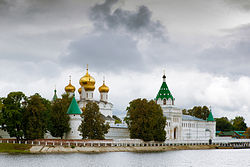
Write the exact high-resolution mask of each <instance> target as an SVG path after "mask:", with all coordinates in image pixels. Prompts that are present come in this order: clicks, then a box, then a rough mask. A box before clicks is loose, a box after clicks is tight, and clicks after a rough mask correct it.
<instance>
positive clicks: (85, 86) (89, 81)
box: [65, 67, 114, 139]
mask: <svg viewBox="0 0 250 167" xmlns="http://www.w3.org/2000/svg"><path fill="white" fill-rule="evenodd" d="M79 84H80V88H79V89H78V93H79V95H80V99H79V101H78V103H77V101H76V99H75V96H74V93H75V90H76V88H75V87H74V86H73V85H72V84H71V79H70V80H69V84H68V85H67V86H66V87H65V92H66V93H68V94H69V95H70V96H73V100H72V102H71V104H70V106H69V109H68V112H67V114H68V115H69V116H70V128H71V130H70V131H69V132H68V133H67V134H66V136H65V138H66V139H81V136H80V132H79V131H78V127H79V126H80V124H81V121H82V118H81V116H80V115H81V114H82V112H84V110H85V107H86V105H87V103H88V102H90V101H92V102H95V103H97V105H98V106H99V109H100V110H99V111H100V112H101V114H102V115H103V117H104V119H105V121H106V122H109V123H113V122H114V120H113V118H112V116H113V115H112V107H113V104H112V103H111V102H109V101H108V92H109V87H108V86H107V85H106V84H105V80H103V84H102V85H101V86H100V87H99V89H98V90H99V93H100V99H99V100H95V99H94V90H95V79H94V78H93V77H92V76H91V75H90V74H89V72H88V67H87V70H86V74H85V75H84V76H83V77H81V78H80V80H79Z"/></svg>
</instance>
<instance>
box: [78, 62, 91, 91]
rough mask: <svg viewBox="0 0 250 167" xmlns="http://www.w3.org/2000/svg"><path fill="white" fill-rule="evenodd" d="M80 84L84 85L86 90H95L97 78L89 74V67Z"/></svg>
mask: <svg viewBox="0 0 250 167" xmlns="http://www.w3.org/2000/svg"><path fill="white" fill-rule="evenodd" d="M79 83H80V85H81V86H83V87H84V89H85V90H86V91H93V90H95V79H94V78H93V77H92V76H90V75H89V73H88V67H87V72H86V74H85V75H84V76H83V77H82V78H81V79H80V81H79Z"/></svg>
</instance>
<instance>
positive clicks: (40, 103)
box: [24, 93, 50, 139]
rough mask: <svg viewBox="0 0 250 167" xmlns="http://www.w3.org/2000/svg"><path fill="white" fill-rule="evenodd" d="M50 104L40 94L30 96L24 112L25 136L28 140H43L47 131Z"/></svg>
mask: <svg viewBox="0 0 250 167" xmlns="http://www.w3.org/2000/svg"><path fill="white" fill-rule="evenodd" d="M49 110H50V102H49V101H48V100H46V99H43V98H42V97H41V96H40V95H39V94H37V93H36V94H35V95H33V96H30V97H29V98H28V100H27V107H26V110H25V112H24V122H25V127H24V136H25V138H26V139H41V138H43V137H44V134H45V133H46V130H47V121H48V119H47V117H48V113H49Z"/></svg>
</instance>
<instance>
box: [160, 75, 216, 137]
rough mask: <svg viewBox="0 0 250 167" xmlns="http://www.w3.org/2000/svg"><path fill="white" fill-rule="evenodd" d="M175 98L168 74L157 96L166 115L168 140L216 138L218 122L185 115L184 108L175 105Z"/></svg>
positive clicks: (164, 77)
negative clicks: (167, 82) (170, 88)
mask: <svg viewBox="0 0 250 167" xmlns="http://www.w3.org/2000/svg"><path fill="white" fill-rule="evenodd" d="M174 101H175V99H174V98H173V96H172V95H171V93H170V91H169V89H168V87H167V85H166V76H165V75H164V76H163V84H162V86H161V88H160V91H159V93H158V95H157V98H156V103H157V104H159V105H160V106H161V107H162V110H163V114H164V116H166V118H167V120H166V126H165V130H166V139H167V140H209V139H214V138H215V133H216V122H215V121H206V120H202V119H199V118H196V117H193V116H190V115H183V114H182V109H180V108H177V107H176V106H175V105H174Z"/></svg>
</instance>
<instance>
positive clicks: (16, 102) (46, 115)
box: [0, 92, 71, 140]
mask: <svg viewBox="0 0 250 167" xmlns="http://www.w3.org/2000/svg"><path fill="white" fill-rule="evenodd" d="M70 102H71V98H70V97H69V96H68V95H66V94H65V95H62V98H58V99H56V101H54V102H53V103H52V102H50V101H49V100H47V99H45V98H42V97H41V96H40V95H39V94H37V93H36V94H34V95H32V96H30V97H27V96H25V94H24V93H23V92H11V93H9V94H8V96H7V97H6V98H1V99H0V111H1V112H0V125H1V129H2V130H5V131H7V132H8V134H9V135H10V137H15V138H16V139H17V140H22V139H41V138H44V135H45V133H46V132H50V133H51V135H52V136H54V137H61V138H62V137H63V135H64V133H66V132H68V131H69V130H70V127H69V119H70V118H69V116H68V115H67V114H66V113H67V109H68V106H69V104H70Z"/></svg>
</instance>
